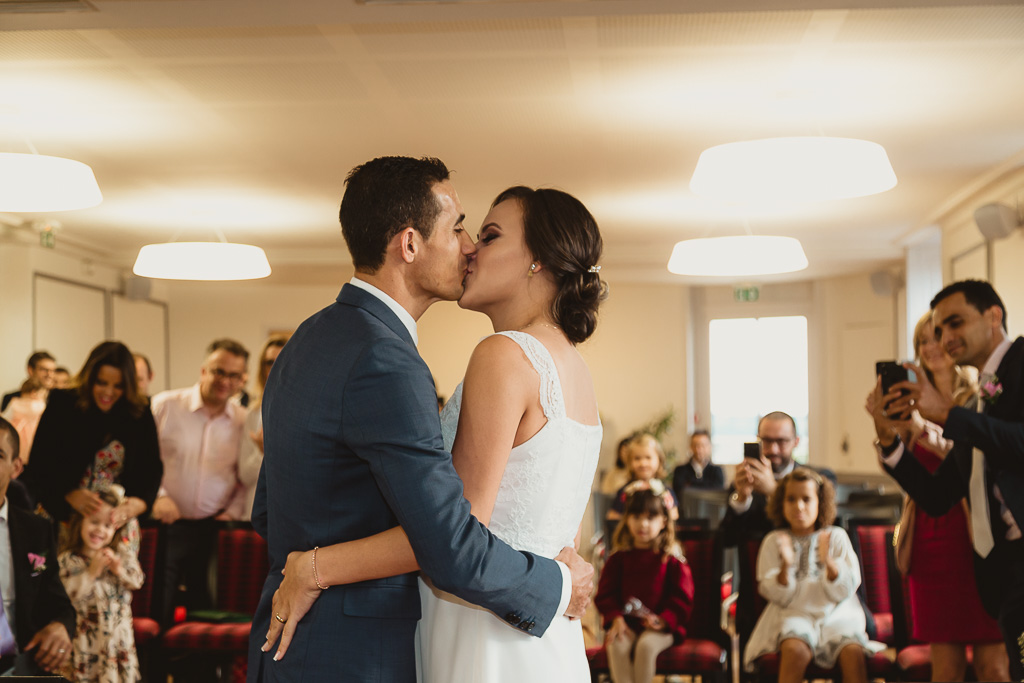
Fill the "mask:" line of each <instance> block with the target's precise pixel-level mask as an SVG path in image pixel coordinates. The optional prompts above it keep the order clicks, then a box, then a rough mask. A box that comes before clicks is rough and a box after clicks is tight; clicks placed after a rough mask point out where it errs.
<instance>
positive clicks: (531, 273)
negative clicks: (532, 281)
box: [526, 263, 537, 277]
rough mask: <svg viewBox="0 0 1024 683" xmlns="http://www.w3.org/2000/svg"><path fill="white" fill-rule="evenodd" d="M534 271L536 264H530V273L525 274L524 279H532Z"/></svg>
mask: <svg viewBox="0 0 1024 683" xmlns="http://www.w3.org/2000/svg"><path fill="white" fill-rule="evenodd" d="M536 270H537V264H536V263H531V264H530V272H529V273H528V274H527V276H526V277H533V273H534V271H536Z"/></svg>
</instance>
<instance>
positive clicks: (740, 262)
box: [668, 235, 807, 277]
mask: <svg viewBox="0 0 1024 683" xmlns="http://www.w3.org/2000/svg"><path fill="white" fill-rule="evenodd" d="M806 267H807V256H806V255H805V254H804V249H803V247H802V246H801V245H800V241H799V240H797V239H794V238H792V237H776V236H769V235H734V236H730V237H708V238H700V239H692V240H684V241H682V242H679V243H677V244H676V246H675V248H674V249H672V256H671V258H669V261H668V270H669V272H672V273H676V274H677V275H700V276H729V277H743V276H752V275H772V274H776V273H792V272H795V271H798V270H803V269H804V268H806Z"/></svg>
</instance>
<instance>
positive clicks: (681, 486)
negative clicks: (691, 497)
mask: <svg viewBox="0 0 1024 683" xmlns="http://www.w3.org/2000/svg"><path fill="white" fill-rule="evenodd" d="M688 487H690V488H695V489H702V490H705V491H720V490H722V489H724V488H725V473H724V472H722V468H721V467H719V466H718V465H716V464H714V463H713V462H711V435H710V434H708V430H706V429H698V430H696V431H694V432H693V434H691V435H690V459H689V460H687V461H686V462H684V463H683V464H682V465H679V466H677V467H676V469H675V471H674V472H672V490H674V491H675V493H676V499H677V500H679V502H680V503H682V501H683V492H684V491H685V490H686V489H687V488H688Z"/></svg>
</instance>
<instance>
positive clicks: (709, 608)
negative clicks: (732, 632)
mask: <svg viewBox="0 0 1024 683" xmlns="http://www.w3.org/2000/svg"><path fill="white" fill-rule="evenodd" d="M678 536H679V543H680V545H682V547H683V555H684V556H685V557H686V563H687V564H688V565H689V566H690V573H691V574H693V611H692V612H691V613H690V623H689V625H688V626H687V629H686V630H687V633H688V634H689V635H690V636H691V637H694V638H704V639H707V640H713V641H715V642H718V643H720V644H722V645H723V646H724V645H725V644H726V643H727V636H726V635H725V634H724V633H723V632H722V627H721V617H720V615H721V609H722V546H721V544H720V543H719V542H718V540H717V539H716V537H715V534H714V532H713V531H708V530H706V529H704V530H683V531H680V532H679V534H678Z"/></svg>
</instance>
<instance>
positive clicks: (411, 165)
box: [338, 157, 449, 272]
mask: <svg viewBox="0 0 1024 683" xmlns="http://www.w3.org/2000/svg"><path fill="white" fill-rule="evenodd" d="M448 177H449V171H448V167H447V166H445V165H444V162H443V161H441V160H440V159H434V158H432V157H423V158H422V159H413V158H412V157H378V158H377V159H373V160H372V161H367V162H366V163H365V164H362V165H360V166H356V167H355V168H353V169H352V171H351V172H349V174H348V177H347V178H346V179H345V196H344V197H343V198H342V200H341V210H340V211H339V212H338V218H339V219H340V220H341V233H342V235H344V237H345V244H347V245H348V251H349V254H351V255H352V263H353V265H355V267H356V270H364V271H370V272H376V271H377V269H379V268H380V267H381V266H382V265H384V255H385V253H386V252H387V247H388V243H389V242H390V241H391V240H392V239H393V238H394V236H395V235H397V234H398V233H399V232H401V231H402V230H404V229H405V228H407V227H410V226H412V227H413V228H415V229H416V230H417V231H419V233H420V234H421V235H423V239H430V234H431V233H432V232H433V229H434V221H435V220H437V216H438V214H439V213H440V212H441V206H440V204H439V203H438V202H437V199H436V198H435V197H434V193H433V187H434V185H435V184H437V183H441V182H444V181H445V180H448Z"/></svg>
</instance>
